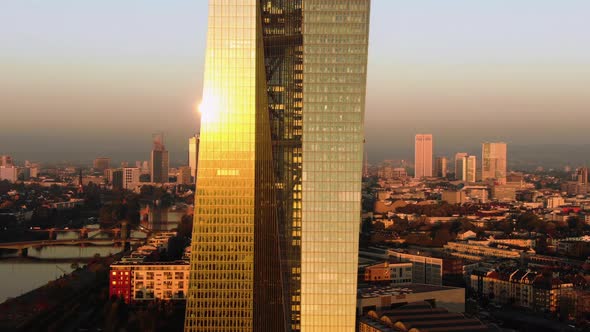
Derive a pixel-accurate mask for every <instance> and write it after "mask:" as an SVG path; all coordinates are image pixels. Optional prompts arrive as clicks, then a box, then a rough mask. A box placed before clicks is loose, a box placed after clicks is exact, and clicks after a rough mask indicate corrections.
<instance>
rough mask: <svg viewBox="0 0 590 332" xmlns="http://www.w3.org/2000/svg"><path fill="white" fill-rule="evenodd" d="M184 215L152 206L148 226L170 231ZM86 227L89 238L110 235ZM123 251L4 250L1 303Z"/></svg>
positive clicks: (65, 235)
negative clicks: (22, 252) (97, 258)
mask: <svg viewBox="0 0 590 332" xmlns="http://www.w3.org/2000/svg"><path fill="white" fill-rule="evenodd" d="M183 214H184V211H177V210H175V209H152V210H151V211H149V220H148V224H147V225H146V226H147V227H148V228H149V229H151V230H154V231H165V230H171V229H174V228H176V227H177V226H178V223H179V222H180V218H182V215H183ZM87 227H90V228H92V230H90V231H89V232H88V237H92V238H100V239H107V238H110V236H111V235H110V234H108V233H103V232H101V231H100V230H98V225H88V226H87ZM130 236H131V237H132V238H142V237H145V233H144V232H140V231H131V232H130ZM78 237H79V233H77V232H59V233H57V234H56V239H57V240H68V239H71V240H73V239H77V238H78ZM121 250H122V248H121V247H115V246H86V247H81V246H51V247H43V248H39V249H29V250H28V252H27V257H26V258H21V257H18V255H17V253H16V251H15V252H13V253H5V254H4V255H2V256H0V281H2V282H0V303H2V302H4V301H6V300H7V299H9V298H11V297H16V296H19V295H21V294H24V293H26V292H29V291H31V290H33V289H35V288H38V287H40V286H43V285H45V284H46V283H48V282H49V281H52V280H55V279H57V278H59V277H61V276H62V275H63V274H67V273H70V272H72V271H73V270H74V268H75V265H76V264H77V265H78V266H83V265H84V264H85V263H86V262H88V261H89V260H90V259H92V258H93V257H95V255H97V254H98V255H100V256H101V257H105V256H108V255H111V254H116V253H119V252H121Z"/></svg>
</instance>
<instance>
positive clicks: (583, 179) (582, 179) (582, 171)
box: [576, 167, 588, 184]
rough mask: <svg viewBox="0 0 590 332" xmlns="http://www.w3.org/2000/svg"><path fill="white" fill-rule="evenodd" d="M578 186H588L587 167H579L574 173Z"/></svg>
mask: <svg viewBox="0 0 590 332" xmlns="http://www.w3.org/2000/svg"><path fill="white" fill-rule="evenodd" d="M576 175H577V180H578V183H579V184H588V167H580V168H578V170H577V171H576Z"/></svg>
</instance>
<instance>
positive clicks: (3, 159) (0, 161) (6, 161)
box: [0, 155, 14, 167]
mask: <svg viewBox="0 0 590 332" xmlns="http://www.w3.org/2000/svg"><path fill="white" fill-rule="evenodd" d="M0 166H4V167H13V166H14V162H13V161H12V157H11V156H7V155H3V156H0Z"/></svg>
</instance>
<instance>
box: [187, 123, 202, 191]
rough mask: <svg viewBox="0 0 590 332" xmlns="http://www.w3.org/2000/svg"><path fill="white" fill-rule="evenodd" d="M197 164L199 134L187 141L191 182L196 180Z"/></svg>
mask: <svg viewBox="0 0 590 332" xmlns="http://www.w3.org/2000/svg"><path fill="white" fill-rule="evenodd" d="M198 164H199V134H197V135H195V136H193V137H191V138H189V139H188V165H189V167H190V168H191V176H192V178H193V181H196V179H197V165H198Z"/></svg>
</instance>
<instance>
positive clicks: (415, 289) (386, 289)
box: [357, 283, 461, 298]
mask: <svg viewBox="0 0 590 332" xmlns="http://www.w3.org/2000/svg"><path fill="white" fill-rule="evenodd" d="M456 289H461V288H457V287H447V286H436V285H427V284H409V285H386V286H375V285H370V284H364V283H360V284H359V288H358V291H357V295H358V297H361V298H371V297H379V296H390V295H403V294H418V293H428V292H437V291H444V290H456Z"/></svg>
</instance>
